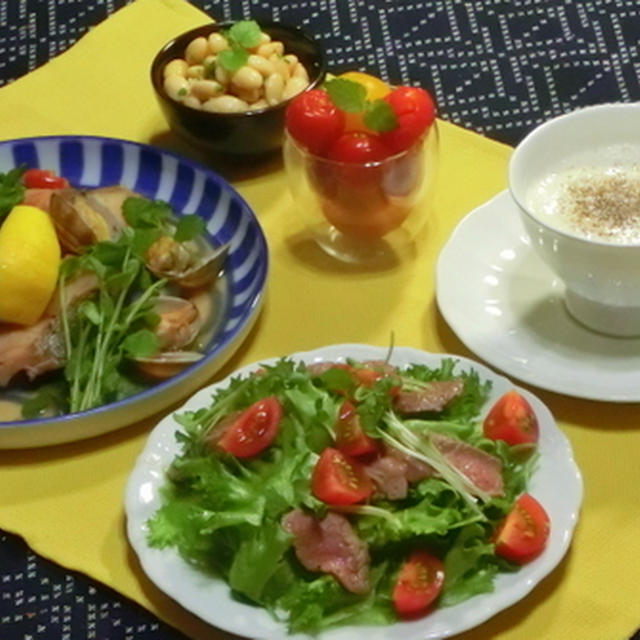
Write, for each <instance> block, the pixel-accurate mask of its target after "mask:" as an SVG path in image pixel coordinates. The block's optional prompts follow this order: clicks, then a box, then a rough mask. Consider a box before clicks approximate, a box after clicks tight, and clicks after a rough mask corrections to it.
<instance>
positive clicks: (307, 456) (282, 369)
mask: <svg viewBox="0 0 640 640" xmlns="http://www.w3.org/2000/svg"><path fill="white" fill-rule="evenodd" d="M351 365H352V366H353V367H356V368H357V367H359V366H360V365H359V364H358V363H351ZM398 376H399V377H398ZM453 379H462V380H463V382H464V387H463V391H462V393H461V394H460V395H459V396H458V397H457V398H455V399H454V400H453V401H452V402H450V403H449V404H448V405H447V406H446V408H445V409H444V410H443V411H442V412H439V413H432V414H423V415H421V416H420V417H419V418H411V419H403V418H401V417H400V416H399V415H398V414H397V413H396V412H395V411H394V409H393V404H392V394H391V393H390V390H391V389H392V388H393V387H396V388H397V386H398V384H399V383H400V384H401V386H402V388H403V389H411V388H413V389H419V388H424V387H426V386H428V384H429V383H430V382H431V381H436V380H453ZM490 386H491V385H490V383H489V382H486V381H482V380H480V378H479V376H478V375H477V373H476V372H474V371H458V370H457V368H456V361H455V360H453V359H443V360H442V362H441V364H440V366H439V367H438V368H429V367H426V366H424V365H412V366H409V367H408V368H406V369H404V370H402V371H400V372H398V375H394V376H384V377H381V378H380V379H378V380H376V381H375V382H373V384H370V385H368V386H363V385H358V384H357V383H356V382H354V379H353V376H350V375H349V374H348V372H346V371H344V370H341V369H329V370H328V371H326V372H324V373H320V374H317V373H313V372H310V370H309V369H308V368H307V367H306V365H305V364H303V363H299V362H294V361H293V360H291V359H287V358H283V359H281V360H279V361H277V362H276V363H275V364H273V365H268V366H266V365H265V366H263V368H262V369H261V370H260V371H259V372H258V373H257V374H254V375H251V376H249V377H244V378H242V377H239V376H238V377H233V378H231V381H230V383H229V385H228V387H226V388H219V389H217V390H216V391H215V392H214V394H213V397H212V402H211V404H210V406H209V407H207V408H202V409H199V410H197V411H188V412H184V413H181V414H177V415H176V416H175V419H176V421H177V422H178V423H179V424H180V425H181V427H182V428H181V429H180V430H179V431H177V432H176V438H177V440H178V442H179V445H180V447H181V452H180V454H179V455H178V456H177V457H176V458H175V459H174V460H173V462H172V464H171V465H170V467H169V468H168V470H167V475H166V484H165V486H164V487H163V493H162V506H161V507H160V508H159V509H158V510H157V511H156V513H155V514H154V516H153V517H152V518H151V519H150V520H149V521H148V543H149V545H150V546H152V547H158V548H164V547H175V548H176V549H177V550H178V552H179V553H180V554H181V555H182V556H183V557H184V558H185V560H186V561H188V562H189V563H191V564H193V565H195V566H196V567H198V568H199V569H201V570H202V571H203V572H206V573H209V574H211V575H213V576H220V577H222V578H223V579H224V580H225V581H227V582H228V584H229V586H230V588H231V589H232V591H233V593H234V595H235V596H236V597H237V598H239V599H241V600H246V601H247V602H249V603H254V604H258V605H261V606H263V607H265V608H266V609H268V610H269V611H270V612H271V613H272V615H273V616H275V617H276V618H277V619H279V620H283V621H285V622H286V624H287V625H288V628H289V630H290V631H291V632H306V633H312V634H313V633H317V632H319V631H322V630H323V629H326V628H330V627H334V626H338V625H355V624H380V625H383V624H390V623H393V622H394V621H396V620H397V617H396V614H395V613H394V610H393V607H392V605H391V596H390V594H391V589H392V585H393V581H394V579H395V575H396V574H397V571H398V569H399V567H400V565H401V563H402V562H403V560H404V559H405V558H406V556H407V555H408V553H410V552H411V551H412V550H414V549H416V548H426V549H428V550H429V551H430V552H431V553H433V554H435V555H436V556H438V557H439V558H441V559H442V561H443V563H444V568H445V583H444V586H443V590H442V592H441V594H440V597H439V600H438V603H437V606H450V605H454V604H456V603H458V602H461V601H463V600H466V599H468V598H471V597H473V596H475V595H477V594H481V593H486V592H490V591H492V590H493V580H494V577H495V576H496V574H497V573H498V572H500V571H513V570H515V566H514V565H511V564H509V563H508V562H506V561H505V560H504V559H501V558H499V557H498V556H496V555H495V553H494V546H493V544H492V543H491V541H490V536H491V534H492V533H493V531H494V530H495V527H496V525H497V524H498V523H499V522H500V521H501V520H502V519H503V518H504V517H505V515H506V514H507V513H508V512H509V511H510V509H511V507H512V505H513V502H514V500H515V498H516V497H517V496H518V495H519V494H521V493H522V492H523V491H524V490H525V487H526V483H527V480H528V478H529V477H530V474H531V472H532V470H533V466H534V461H535V455H534V456H532V455H530V450H529V451H527V452H524V451H523V450H522V449H519V448H518V447H509V446H508V445H506V443H504V442H501V441H493V440H488V439H486V438H485V437H484V436H483V435H482V429H481V428H480V425H479V424H478V422H477V418H478V415H479V413H480V411H481V409H482V407H483V405H484V404H485V402H486V401H487V399H488V396H489V392H490ZM346 395H348V396H349V397H351V398H353V399H354V402H355V403H356V404H357V411H358V415H359V418H360V423H361V425H362V427H363V429H364V430H365V432H366V433H367V435H369V436H370V437H372V438H375V439H377V440H378V441H380V442H385V443H387V444H389V445H393V446H394V447H396V448H398V449H400V450H401V451H407V452H410V453H411V455H412V456H415V457H418V458H419V459H421V460H424V461H428V462H429V464H431V465H432V466H433V467H434V468H435V469H436V470H437V471H438V474H437V475H436V476H432V477H429V478H426V479H424V480H421V481H420V482H418V483H415V484H412V485H411V486H410V488H409V492H408V494H407V496H406V498H404V499H401V500H390V499H387V498H385V497H380V496H378V495H376V496H374V497H373V498H372V499H370V500H369V501H368V502H367V503H366V504H357V505H350V506H343V507H329V506H328V505H327V504H325V503H323V502H321V501H320V500H318V499H317V498H316V497H315V496H314V495H313V493H312V491H311V488H310V478H311V475H312V471H313V468H314V465H315V463H316V461H317V460H318V458H319V454H320V453H321V452H322V451H323V450H324V449H325V448H326V447H329V446H334V437H335V431H334V426H335V424H336V419H337V416H338V412H339V408H340V406H341V404H342V402H343V401H344V398H345V396H346ZM269 396H276V397H277V398H278V400H279V401H280V403H281V405H282V407H283V417H282V419H281V422H280V427H279V431H278V434H277V436H276V438H275V440H274V441H273V442H272V444H271V445H270V446H269V447H268V448H267V449H265V450H264V451H263V452H262V453H261V454H260V455H258V456H255V457H253V458H247V459H239V458H236V457H234V456H232V455H229V454H227V453H225V452H223V451H221V450H219V449H218V448H216V447H215V446H212V444H211V442H210V440H211V434H212V429H214V428H215V426H216V425H217V424H219V421H220V420H222V419H224V418H225V417H226V416H228V415H229V414H233V413H234V412H238V411H240V410H242V409H245V408H246V407H249V406H250V405H252V404H253V403H254V402H256V401H257V400H259V399H262V398H266V397H269ZM432 432H435V433H439V434H444V435H446V436H449V437H455V438H458V439H460V440H463V441H464V442H467V443H469V444H471V445H474V446H476V447H478V448H480V449H482V450H484V451H485V452H487V453H490V454H492V455H494V456H496V457H498V458H499V459H500V460H501V462H502V476H503V482H504V495H503V496H501V497H493V498H491V497H489V496H484V497H480V498H475V497H473V496H472V495H471V494H470V493H469V491H468V490H467V488H466V487H465V483H464V481H463V480H462V479H461V478H460V475H459V474H456V473H455V472H454V471H453V470H452V469H451V467H450V466H449V465H448V464H447V462H446V460H444V459H442V456H441V455H440V454H439V453H438V451H437V450H435V448H434V447H432V446H431V445H430V444H429V438H428V437H425V436H426V434H428V433H432ZM296 508H298V509H302V510H304V511H305V512H308V513H312V514H315V515H316V516H317V517H318V518H322V517H323V516H324V515H325V514H326V513H327V510H328V509H332V510H334V511H337V512H340V513H342V514H346V515H347V517H348V518H349V519H350V521H351V524H352V526H353V528H354V529H355V531H356V533H357V535H358V536H359V538H360V539H362V540H364V541H366V543H367V544H368V545H369V552H370V556H371V569H370V576H369V577H370V583H371V584H372V588H371V590H370V591H369V592H368V593H367V594H365V595H356V594H354V593H350V592H348V591H347V590H346V589H345V588H344V587H343V586H341V584H340V583H339V582H338V581H337V580H336V579H335V578H334V577H332V576H331V575H329V574H322V573H313V572H310V571H307V570H306V569H304V568H303V567H302V565H301V564H300V563H299V562H298V560H297V558H296V555H295V553H294V551H293V548H292V536H291V535H289V534H288V533H287V532H285V530H284V529H283V527H282V526H281V520H282V517H283V516H284V515H285V514H287V513H288V512H290V511H291V510H292V509H296Z"/></svg>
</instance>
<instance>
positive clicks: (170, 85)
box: [164, 74, 189, 100]
mask: <svg viewBox="0 0 640 640" xmlns="http://www.w3.org/2000/svg"><path fill="white" fill-rule="evenodd" d="M164 90H165V91H166V92H167V95H168V96H169V97H170V98H172V99H173V100H181V99H182V98H184V97H185V96H186V95H188V93H189V83H188V82H187V79H186V78H185V77H184V76H179V75H175V74H174V75H170V76H167V77H166V78H165V79H164Z"/></svg>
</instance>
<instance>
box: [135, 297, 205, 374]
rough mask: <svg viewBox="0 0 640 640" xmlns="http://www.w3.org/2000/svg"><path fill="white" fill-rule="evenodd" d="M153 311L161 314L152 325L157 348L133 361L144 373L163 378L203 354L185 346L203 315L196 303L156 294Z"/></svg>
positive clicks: (193, 337)
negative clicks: (151, 353) (149, 354)
mask: <svg viewBox="0 0 640 640" xmlns="http://www.w3.org/2000/svg"><path fill="white" fill-rule="evenodd" d="M154 311H155V312H156V313H157V314H158V316H159V318H160V321H159V322H158V325H157V326H156V327H155V329H154V332H155V334H156V336H157V337H158V340H159V349H160V350H159V352H158V353H157V354H154V355H151V356H146V357H138V358H135V359H134V361H135V364H136V368H137V369H138V370H139V371H141V372H142V373H143V374H144V375H146V376H147V377H150V378H154V379H156V380H164V379H166V378H170V377H171V376H173V375H175V374H176V373H179V372H180V371H181V370H182V369H184V368H185V367H188V366H189V365H190V364H193V363H194V362H197V361H198V360H200V359H201V358H202V357H204V356H203V354H202V353H198V352H196V351H189V350H188V349H187V348H188V347H189V345H190V344H191V343H192V342H193V341H194V340H195V338H196V336H197V335H198V333H199V331H200V328H201V327H202V319H201V318H200V314H199V313H198V309H197V307H196V306H195V305H194V304H193V303H192V302H191V301H190V300H187V299H185V298H176V297H173V296H159V297H158V298H157V299H156V301H155V303H154Z"/></svg>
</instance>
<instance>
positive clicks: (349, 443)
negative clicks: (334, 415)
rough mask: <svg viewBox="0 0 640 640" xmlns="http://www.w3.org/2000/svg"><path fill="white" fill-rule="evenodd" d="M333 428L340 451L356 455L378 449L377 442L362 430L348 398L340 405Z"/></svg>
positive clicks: (362, 454) (374, 451) (370, 452)
mask: <svg viewBox="0 0 640 640" xmlns="http://www.w3.org/2000/svg"><path fill="white" fill-rule="evenodd" d="M335 428H336V447H338V449H339V450H340V451H342V453H345V454H347V455H348V456H355V457H358V456H365V455H369V454H372V453H376V451H378V443H377V442H376V440H375V439H374V438H370V437H369V436H368V435H367V434H366V433H365V432H364V429H363V428H362V426H361V424H360V417H359V416H358V412H357V411H356V408H355V406H354V405H353V404H352V403H351V402H350V401H349V400H345V401H344V402H343V403H342V405H341V406H340V411H339V413H338V421H337V423H336V427H335Z"/></svg>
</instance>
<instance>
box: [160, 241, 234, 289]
mask: <svg viewBox="0 0 640 640" xmlns="http://www.w3.org/2000/svg"><path fill="white" fill-rule="evenodd" d="M190 248H191V249H192V250H193V251H194V253H196V254H197V255H198V257H197V258H196V259H195V261H193V263H192V264H190V265H189V266H187V267H185V268H184V269H175V270H174V269H166V270H164V269H159V268H154V267H153V265H151V264H149V265H148V266H149V270H150V271H152V272H153V273H154V274H155V275H156V276H158V277H159V278H166V279H167V280H169V282H171V283H173V284H175V285H177V286H179V287H182V288H183V289H199V288H201V287H204V286H207V285H210V284H212V283H213V282H215V280H216V278H217V277H218V274H219V273H220V271H221V270H222V268H223V266H224V263H225V260H226V258H227V255H228V254H229V248H230V245H229V243H226V244H223V245H220V246H219V247H212V246H211V245H210V244H209V243H208V242H205V241H204V240H202V241H200V242H197V243H196V242H193V243H190Z"/></svg>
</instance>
